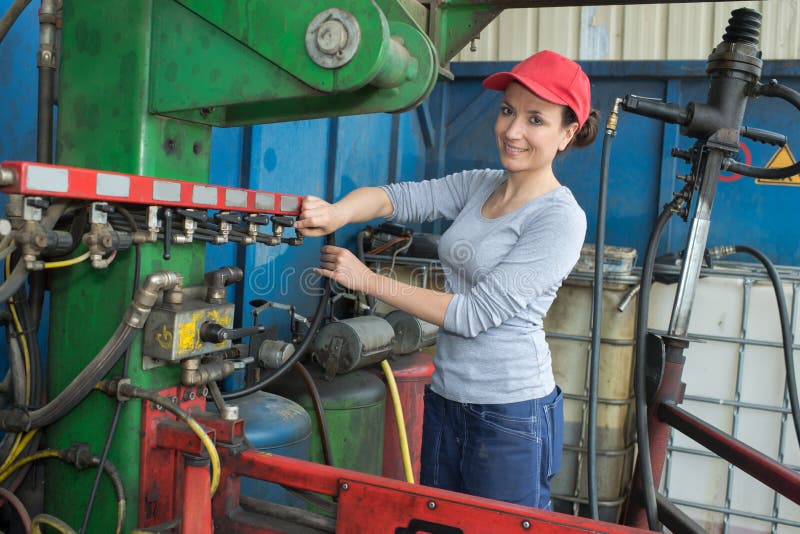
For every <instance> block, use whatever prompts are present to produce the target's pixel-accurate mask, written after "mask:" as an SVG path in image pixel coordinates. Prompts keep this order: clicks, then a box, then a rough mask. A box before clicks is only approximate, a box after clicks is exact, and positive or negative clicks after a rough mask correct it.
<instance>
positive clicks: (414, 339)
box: [384, 310, 439, 354]
mask: <svg viewBox="0 0 800 534" xmlns="http://www.w3.org/2000/svg"><path fill="white" fill-rule="evenodd" d="M384 319H385V320H386V322H387V323H389V324H390V325H391V326H392V329H393V330H394V345H393V347H392V352H393V353H394V354H411V353H412V352H417V351H418V350H420V349H423V348H425V347H429V346H431V345H433V344H434V343H436V334H437V333H438V332H439V327H438V326H436V325H435V324H432V323H428V322H426V321H423V320H422V319H419V318H417V317H414V316H413V315H411V314H410V313H408V312H404V311H402V310H394V311H393V312H390V313H388V314H386V317H384Z"/></svg>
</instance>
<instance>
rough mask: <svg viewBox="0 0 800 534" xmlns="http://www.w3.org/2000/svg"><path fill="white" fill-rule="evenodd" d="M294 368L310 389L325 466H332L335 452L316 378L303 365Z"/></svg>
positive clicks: (296, 365)
mask: <svg viewBox="0 0 800 534" xmlns="http://www.w3.org/2000/svg"><path fill="white" fill-rule="evenodd" d="M292 367H293V368H294V370H295V372H297V374H299V375H300V378H302V379H303V382H304V383H305V384H306V389H308V394H309V395H310V396H311V404H313V405H314V413H315V414H316V417H317V426H319V435H320V440H321V441H322V455H323V457H324V458H325V465H330V466H332V465H334V463H333V452H332V451H331V438H330V435H329V434H328V422H327V418H326V417H325V407H324V406H323V405H322V399H321V398H320V396H319V389H317V385H316V384H315V383H314V378H313V377H312V376H311V374H310V373H309V372H308V370H307V369H306V368H305V366H304V365H303V364H302V363H300V362H295V364H294V365H293V366H292Z"/></svg>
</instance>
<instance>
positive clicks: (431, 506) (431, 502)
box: [428, 501, 436, 510]
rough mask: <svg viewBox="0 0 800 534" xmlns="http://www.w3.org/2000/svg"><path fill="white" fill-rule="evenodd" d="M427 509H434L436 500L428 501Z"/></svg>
mask: <svg viewBox="0 0 800 534" xmlns="http://www.w3.org/2000/svg"><path fill="white" fill-rule="evenodd" d="M428 510H436V502H435V501H428Z"/></svg>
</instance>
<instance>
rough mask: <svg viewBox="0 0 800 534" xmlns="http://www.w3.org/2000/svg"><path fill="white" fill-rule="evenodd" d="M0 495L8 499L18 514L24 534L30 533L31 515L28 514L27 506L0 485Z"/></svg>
mask: <svg viewBox="0 0 800 534" xmlns="http://www.w3.org/2000/svg"><path fill="white" fill-rule="evenodd" d="M0 497H2V498H3V499H5V500H6V501H8V504H10V505H11V507H12V508H13V509H14V511H16V512H17V515H18V516H19V520H20V522H21V523H22V529H23V530H24V531H25V534H30V531H31V516H30V514H28V510H27V508H25V505H24V504H22V501H20V500H19V499H18V498H17V496H16V495H14V494H13V493H11V492H10V491H9V490H7V489H6V488H3V487H0Z"/></svg>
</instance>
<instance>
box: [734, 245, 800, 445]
mask: <svg viewBox="0 0 800 534" xmlns="http://www.w3.org/2000/svg"><path fill="white" fill-rule="evenodd" d="M734 249H735V250H736V252H737V253H741V254H749V255H750V256H753V257H754V258H755V259H757V260H758V261H760V262H761V264H762V265H763V266H764V269H766V270H767V274H768V275H769V279H770V280H771V281H772V288H773V289H774V290H775V299H776V300H777V301H778V316H779V317H780V321H781V338H782V340H783V359H784V363H785V364H786V388H787V389H788V390H789V405H790V406H791V408H792V420H793V421H794V432H795V435H796V436H797V443H798V444H800V404H798V399H797V378H796V377H795V374H794V350H793V348H792V344H793V336H792V324H791V321H790V320H789V311H788V307H787V306H786V296H785V295H784V293H783V285H782V283H781V277H780V275H779V274H778V271H777V270H776V269H775V265H773V263H772V262H771V261H770V260H769V258H767V257H766V256H765V255H764V254H762V253H761V251H759V250H756V249H754V248H752V247H748V246H746V245H735V246H734Z"/></svg>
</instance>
